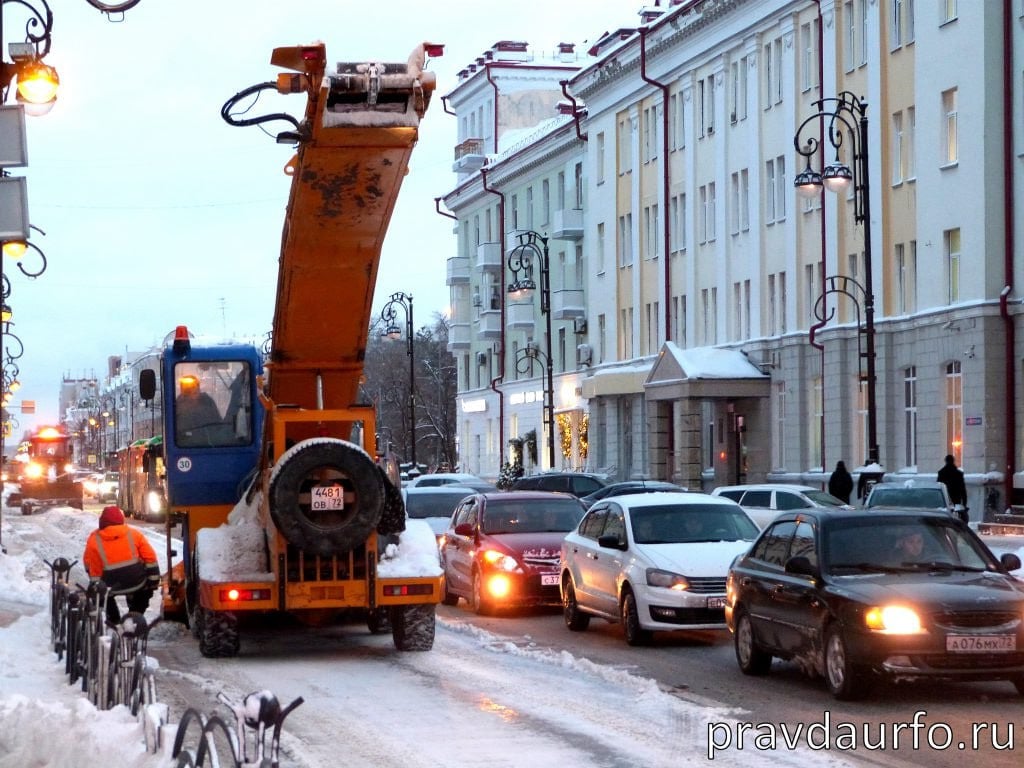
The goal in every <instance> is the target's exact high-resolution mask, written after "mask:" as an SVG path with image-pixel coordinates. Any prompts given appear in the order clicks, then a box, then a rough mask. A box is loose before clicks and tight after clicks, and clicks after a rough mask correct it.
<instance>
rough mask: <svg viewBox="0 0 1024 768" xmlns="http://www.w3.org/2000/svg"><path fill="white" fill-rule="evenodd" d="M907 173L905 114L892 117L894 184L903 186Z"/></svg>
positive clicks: (898, 113)
mask: <svg viewBox="0 0 1024 768" xmlns="http://www.w3.org/2000/svg"><path fill="white" fill-rule="evenodd" d="M904 173H905V170H904V167H903V113H902V112H896V113H894V114H893V116H892V183H893V185H894V186H895V185H896V184H901V183H902V182H903V175H904Z"/></svg>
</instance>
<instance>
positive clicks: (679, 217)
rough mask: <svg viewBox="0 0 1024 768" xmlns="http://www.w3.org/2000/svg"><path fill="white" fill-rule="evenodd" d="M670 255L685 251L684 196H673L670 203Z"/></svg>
mask: <svg viewBox="0 0 1024 768" xmlns="http://www.w3.org/2000/svg"><path fill="white" fill-rule="evenodd" d="M670 212H671V216H672V227H671V231H670V233H669V235H670V237H671V238H672V253H678V252H679V251H685V250H686V195H674V196H673V197H672V200H671V201H670Z"/></svg>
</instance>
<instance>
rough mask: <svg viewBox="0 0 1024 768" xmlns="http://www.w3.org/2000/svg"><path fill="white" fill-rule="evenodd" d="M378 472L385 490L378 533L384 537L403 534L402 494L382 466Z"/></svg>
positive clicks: (403, 512)
mask: <svg viewBox="0 0 1024 768" xmlns="http://www.w3.org/2000/svg"><path fill="white" fill-rule="evenodd" d="M377 471H378V473H379V474H380V479H381V484H382V486H383V488H384V507H383V510H382V512H381V516H380V522H379V523H377V533H379V534H381V535H382V536H387V535H388V534H390V533H401V532H402V531H404V530H405V502H404V501H402V492H401V491H400V490H398V489H397V488H395V486H394V485H393V484H392V482H391V480H390V479H389V478H388V476H387V474H386V473H385V472H384V467H382V466H380V464H378V465H377Z"/></svg>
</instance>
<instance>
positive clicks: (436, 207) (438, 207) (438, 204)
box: [434, 197, 459, 222]
mask: <svg viewBox="0 0 1024 768" xmlns="http://www.w3.org/2000/svg"><path fill="white" fill-rule="evenodd" d="M434 210H435V211H437V212H438V213H439V214H441V215H442V216H447V217H448V218H449V219H451V220H452V221H456V222H457V221H458V220H459V217H458V216H456V215H455V214H454V213H452V212H451V211H442V210H441V198H440V197H435V198H434Z"/></svg>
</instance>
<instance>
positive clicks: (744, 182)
mask: <svg viewBox="0 0 1024 768" xmlns="http://www.w3.org/2000/svg"><path fill="white" fill-rule="evenodd" d="M740 229H741V230H743V231H744V232H746V231H747V230H748V229H750V173H749V172H748V171H747V169H746V168H744V169H743V170H742V171H740Z"/></svg>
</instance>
